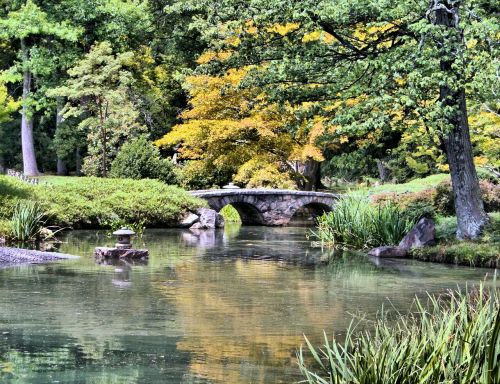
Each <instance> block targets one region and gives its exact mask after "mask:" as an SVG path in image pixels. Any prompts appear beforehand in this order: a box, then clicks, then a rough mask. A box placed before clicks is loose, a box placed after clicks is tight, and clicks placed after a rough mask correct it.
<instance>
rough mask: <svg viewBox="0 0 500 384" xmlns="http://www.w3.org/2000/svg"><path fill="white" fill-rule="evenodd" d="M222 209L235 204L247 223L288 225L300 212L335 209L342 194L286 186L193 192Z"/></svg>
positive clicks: (318, 212)
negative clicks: (285, 187) (284, 187)
mask: <svg viewBox="0 0 500 384" xmlns="http://www.w3.org/2000/svg"><path fill="white" fill-rule="evenodd" d="M191 193H192V194H193V195H194V196H196V197H199V198H202V199H205V200H206V201H207V202H208V205H209V206H210V208H212V209H214V210H215V211H217V212H219V211H220V210H221V209H222V208H223V207H224V206H226V205H228V204H231V205H232V206H233V207H234V208H235V209H236V210H237V211H238V213H239V215H240V218H241V222H242V223H243V224H245V225H267V226H278V225H286V224H288V222H289V221H290V220H291V219H292V217H293V216H294V215H295V214H296V213H297V212H299V211H301V212H304V211H305V212H307V213H309V214H310V215H313V216H318V215H321V214H322V213H324V212H329V211H331V210H332V207H333V205H334V204H335V201H336V200H337V199H338V195H335V194H332V193H324V192H306V191H293V190H285V189H216V190H205V191H193V192H191Z"/></svg>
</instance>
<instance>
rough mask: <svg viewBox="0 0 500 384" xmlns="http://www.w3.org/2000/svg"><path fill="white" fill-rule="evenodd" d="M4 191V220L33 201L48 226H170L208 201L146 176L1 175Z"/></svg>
mask: <svg viewBox="0 0 500 384" xmlns="http://www.w3.org/2000/svg"><path fill="white" fill-rule="evenodd" d="M0 191H7V194H5V195H4V194H0V207H1V208H0V219H10V217H11V216H12V214H13V211H14V208H15V205H16V204H17V202H19V201H23V200H30V201H37V202H39V203H40V205H41V206H42V208H43V209H44V210H45V212H46V213H47V224H48V225H57V226H61V227H73V228H101V227H103V226H106V223H109V222H110V221H114V220H123V221H124V222H127V223H137V222H140V221H143V222H144V225H146V226H147V227H155V226H169V225H174V224H176V223H177V220H178V218H179V217H180V216H181V215H182V214H183V213H184V212H186V211H188V210H193V209H196V208H199V207H202V206H205V205H206V203H205V202H204V201H202V200H200V199H197V198H195V197H193V196H191V195H190V194H189V193H187V192H186V191H184V190H182V189H181V188H178V187H174V186H169V185H165V184H164V183H162V182H160V181H157V180H148V179H145V180H130V179H101V178H96V177H81V178H78V177H47V178H44V179H43V182H42V183H41V184H40V185H36V186H33V185H28V184H25V183H22V182H20V181H18V180H15V179H14V178H11V177H8V176H0Z"/></svg>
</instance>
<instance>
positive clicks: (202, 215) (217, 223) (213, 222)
mask: <svg viewBox="0 0 500 384" xmlns="http://www.w3.org/2000/svg"><path fill="white" fill-rule="evenodd" d="M196 215H198V217H199V220H198V221H197V222H195V223H194V224H193V225H191V227H190V228H191V229H215V228H224V218H223V217H222V215H220V214H219V213H217V212H216V211H214V210H213V209H209V208H199V209H197V210H196Z"/></svg>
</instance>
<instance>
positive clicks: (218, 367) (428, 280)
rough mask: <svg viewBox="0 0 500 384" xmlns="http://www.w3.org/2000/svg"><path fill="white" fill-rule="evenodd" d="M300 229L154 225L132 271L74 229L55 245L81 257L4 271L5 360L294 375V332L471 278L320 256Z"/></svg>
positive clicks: (246, 377) (326, 326)
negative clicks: (141, 261) (200, 233)
mask: <svg viewBox="0 0 500 384" xmlns="http://www.w3.org/2000/svg"><path fill="white" fill-rule="evenodd" d="M304 232H305V230H303V229H302V230H299V229H297V230H295V229H282V228H278V229H274V228H251V227H243V228H240V229H238V228H236V229H233V228H228V229H226V231H225V232H217V233H214V234H213V235H211V234H208V233H207V236H208V239H209V240H207V241H206V242H205V246H201V245H200V244H199V241H200V240H199V239H196V238H195V239H194V240H193V239H188V240H186V238H185V233H189V232H187V231H181V230H156V231H148V232H147V233H146V235H145V238H144V241H145V242H146V245H147V248H149V250H150V252H151V258H150V261H149V263H148V265H147V266H141V267H138V266H132V267H131V268H129V269H127V268H123V266H116V265H111V266H99V265H96V264H95V262H94V259H93V257H92V256H91V253H92V251H93V248H94V246H96V245H103V243H102V242H103V241H104V240H103V239H102V238H96V237H95V234H92V233H86V232H84V233H82V236H83V237H82V238H83V239H84V240H83V244H82V242H80V240H79V239H80V237H79V233H78V232H75V233H73V234H72V235H71V236H72V237H70V239H69V240H68V242H67V243H66V244H63V248H64V247H66V249H67V250H71V249H72V247H75V248H73V249H75V252H69V253H76V254H80V255H84V256H83V257H82V258H81V260H79V261H76V262H69V263H66V262H64V263H60V264H49V265H46V266H38V267H30V268H14V269H9V270H2V271H0V273H1V276H2V279H0V297H1V298H2V300H1V303H2V306H1V308H2V312H0V333H1V332H2V331H5V332H9V333H8V334H7V335H4V336H3V337H0V361H7V360H8V361H9V362H10V364H11V365H12V364H13V369H14V370H15V371H16V372H18V373H22V372H31V373H30V374H32V375H33V376H32V377H35V376H36V375H38V376H37V377H42V378H45V377H48V376H47V375H48V374H46V373H43V372H42V371H50V372H56V371H57V372H58V373H57V378H59V377H62V379H60V381H61V382H82V383H90V382H92V383H108V382H114V381H116V382H120V380H121V382H127V383H129V382H134V380H135V381H136V382H138V383H147V382H155V381H154V379H156V382H158V381H160V382H161V380H162V379H165V381H168V379H169V380H170V381H169V382H193V381H196V382H201V381H202V380H203V379H202V378H206V380H208V381H209V382H218V381H219V382H229V383H233V382H234V383H267V382H273V383H274V382H280V380H281V382H291V381H294V380H295V379H297V378H298V377H297V376H294V375H295V374H296V373H297V371H296V369H295V366H296V365H295V351H296V349H297V348H298V347H299V346H300V344H302V343H303V338H302V334H304V333H305V334H306V335H307V336H308V337H309V338H310V339H311V341H312V342H314V343H317V342H321V340H320V338H321V337H322V332H323V330H325V331H326V332H327V333H328V334H329V335H331V334H332V333H333V332H335V334H336V335H338V334H339V333H342V332H344V331H345V329H346V328H347V326H348V324H349V322H350V320H351V316H350V313H354V314H355V313H357V312H363V313H367V316H368V317H369V318H373V317H374V316H375V313H376V312H377V311H378V310H379V309H380V308H381V305H382V303H386V307H387V306H388V305H387V298H390V300H391V302H392V304H393V305H394V307H396V308H398V309H399V310H401V311H405V310H406V309H407V308H408V306H409V305H410V303H411V300H412V298H413V295H414V294H415V292H417V291H418V290H419V289H421V290H422V292H424V291H425V290H427V289H429V287H433V289H434V290H437V289H440V290H442V289H443V287H446V288H447V287H448V286H451V287H453V286H454V284H455V281H456V279H457V278H459V277H460V278H464V277H465V276H467V273H468V272H466V271H468V270H466V269H463V268H462V269H453V270H449V269H447V268H448V267H443V266H432V268H430V267H429V264H419V263H417V264H415V263H412V262H402V261H390V260H389V261H380V262H379V263H378V265H377V264H376V263H374V262H372V261H373V259H369V258H367V257H366V256H364V255H356V254H352V253H347V252H346V253H336V254H335V253H332V252H331V251H329V252H322V251H321V249H312V248H310V247H309V242H308V241H307V240H306V239H305V236H304ZM111 241H113V240H112V239H111ZM67 250H66V252H68V251H67ZM447 271H448V272H447ZM457 271H459V272H457ZM447 273H448V275H447ZM478 274H480V273H479V272H474V274H472V272H471V275H470V276H474V278H477V275H478ZM447 276H448V277H447ZM446 282H448V286H447V283H446ZM10 324H12V325H10ZM162 356H163V357H162ZM0 364H1V363H0ZM50 372H49V373H50ZM61 372H62V373H61ZM109 372H112V373H109ZM59 375H66V376H59ZM72 375H74V376H72ZM154 375H157V376H154ZM158 375H161V378H160V379H158ZM164 375H165V376H164ZM168 375H170V376H168ZM54 377H55V376H54ZM128 377H130V379H128ZM125 378H127V379H125ZM0 381H2V380H1V379H0ZM31 381H32V382H37V381H36V380H35V379H33V380H31ZM39 381H41V382H43V380H39Z"/></svg>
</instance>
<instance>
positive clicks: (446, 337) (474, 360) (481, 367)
mask: <svg viewBox="0 0 500 384" xmlns="http://www.w3.org/2000/svg"><path fill="white" fill-rule="evenodd" d="M428 304H429V305H428V306H426V305H424V304H423V303H422V302H421V301H419V300H416V309H417V311H416V312H415V313H412V314H409V315H406V316H403V317H402V318H401V320H399V321H397V322H395V323H393V322H390V321H389V320H387V316H386V314H384V313H382V316H381V317H380V319H379V320H378V321H376V322H375V324H374V325H373V330H372V331H369V332H362V333H359V334H357V333H356V326H355V325H354V323H351V327H350V328H349V329H348V332H347V335H346V338H345V341H344V342H342V343H340V342H338V341H337V340H335V339H333V340H332V341H331V342H330V341H329V340H328V337H327V336H326V334H325V344H324V345H323V346H322V347H320V348H317V347H314V346H313V345H312V344H311V343H310V342H309V340H307V338H306V343H307V347H308V350H309V353H308V354H307V356H306V353H305V352H304V351H303V350H302V348H301V349H300V351H299V353H298V361H299V367H300V370H301V372H302V374H303V376H304V378H305V380H304V382H305V383H309V384H327V383H330V384H344V383H345V384H347V383H349V384H350V383H358V384H387V383H398V384H423V383H426V384H445V383H454V384H476V383H477V384H498V383H500V305H499V304H500V302H499V294H498V290H497V288H492V289H490V290H488V289H486V288H484V286H480V287H479V288H478V289H476V290H473V291H471V292H468V293H466V294H462V293H461V292H460V291H454V292H451V293H450V294H448V295H446V296H445V297H438V298H434V297H430V298H429V303H428ZM309 355H311V356H309Z"/></svg>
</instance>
